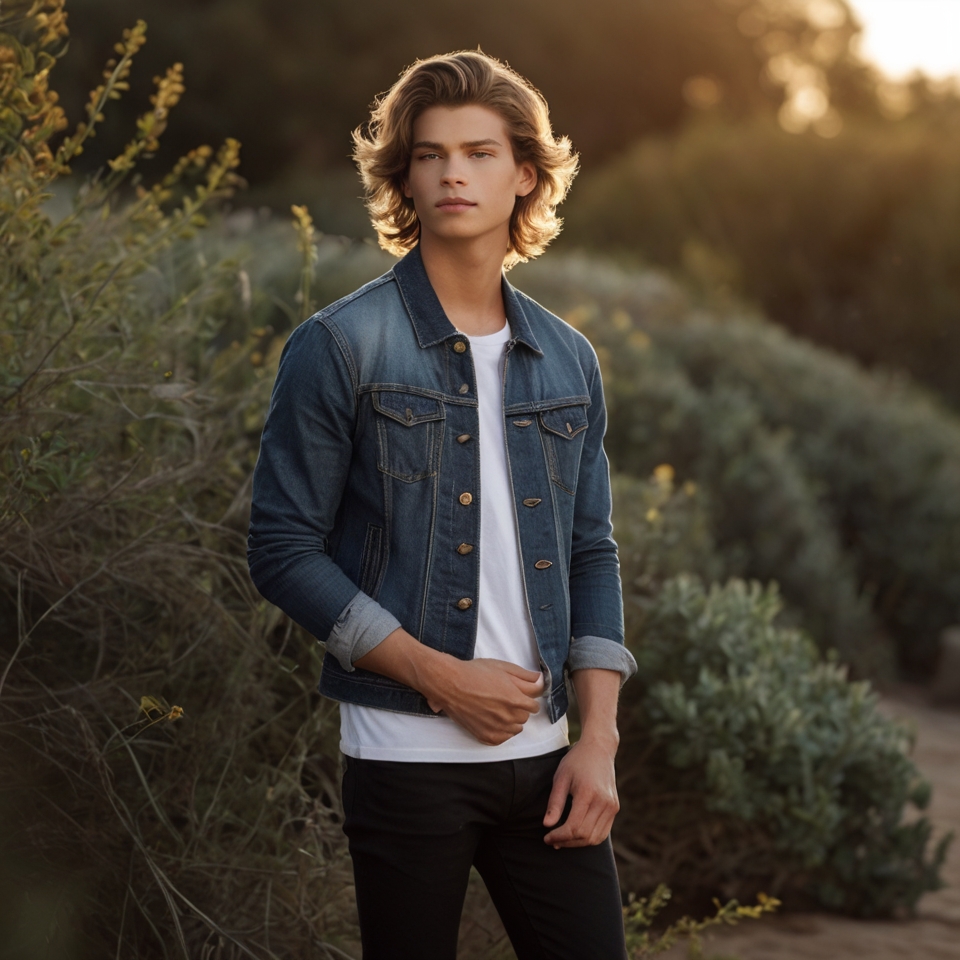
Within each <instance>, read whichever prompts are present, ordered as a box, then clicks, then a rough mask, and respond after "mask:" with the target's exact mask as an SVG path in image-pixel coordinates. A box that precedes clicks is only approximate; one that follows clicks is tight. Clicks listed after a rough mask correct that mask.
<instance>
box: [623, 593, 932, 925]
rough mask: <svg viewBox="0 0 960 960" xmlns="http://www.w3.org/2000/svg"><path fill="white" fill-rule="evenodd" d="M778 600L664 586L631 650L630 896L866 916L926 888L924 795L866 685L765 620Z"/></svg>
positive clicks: (900, 732)
mask: <svg viewBox="0 0 960 960" xmlns="http://www.w3.org/2000/svg"><path fill="white" fill-rule="evenodd" d="M779 610H780V601H779V598H778V596H777V592H776V590H775V588H773V587H768V588H765V589H764V588H761V586H760V585H759V584H758V583H756V582H754V583H751V584H749V585H747V584H746V583H744V582H743V581H741V580H731V581H729V582H728V583H727V584H726V585H725V586H722V587H721V586H719V585H714V586H713V587H711V588H710V589H709V590H708V589H706V588H705V587H704V586H703V584H702V583H701V581H700V580H699V579H698V578H696V577H692V576H688V575H681V576H679V577H676V578H674V579H672V580H669V581H668V582H667V583H666V584H665V585H664V587H663V589H662V590H661V591H660V592H659V594H658V595H657V597H656V599H655V602H654V603H653V604H652V605H649V607H648V611H647V616H646V617H645V619H644V622H643V625H642V630H641V631H640V633H639V635H633V636H631V637H630V638H629V642H630V644H631V647H632V649H633V652H634V655H635V656H636V658H637V663H638V665H639V671H638V675H637V676H638V679H637V681H636V682H635V683H633V684H631V685H628V686H627V687H625V688H624V695H623V700H622V704H623V717H624V730H625V733H624V738H623V741H622V747H621V756H622V760H621V763H620V779H621V785H620V786H621V790H620V793H621V804H622V809H621V813H620V817H619V819H618V821H617V828H616V833H615V836H616V839H617V847H618V851H619V852H620V854H621V857H622V859H623V860H624V862H625V876H624V878H623V882H624V884H625V886H627V887H628V888H644V887H645V886H647V887H649V886H652V883H653V881H654V878H655V877H656V878H661V879H663V880H664V881H665V882H667V883H670V884H675V885H677V886H680V887H682V888H683V889H684V890H685V891H687V892H688V893H689V892H690V891H691V890H695V889H702V890H705V891H712V890H716V889H720V890H722V891H723V892H724V895H725V896H735V895H738V894H742V893H743V892H744V891H745V890H749V891H751V892H752V891H753V890H756V889H767V890H770V891H771V892H773V893H774V894H775V895H777V896H782V895H787V896H790V895H793V897H794V900H795V901H796V896H797V895H803V896H804V897H805V898H809V899H812V900H813V901H814V902H816V903H818V904H820V905H821V906H825V907H828V908H830V909H836V910H843V911H845V912H850V913H857V914H860V915H864V916H870V915H883V916H885V915H889V914H891V913H892V912H893V911H894V910H895V909H897V908H903V907H906V908H909V909H912V908H913V906H914V905H915V904H916V902H917V900H918V898H919V897H920V896H921V895H922V894H923V893H924V892H925V891H927V890H933V889H936V888H937V887H938V886H939V880H938V871H939V868H940V866H941V864H942V862H943V859H944V857H945V853H946V848H947V843H948V840H946V839H945V840H943V841H941V842H940V843H939V844H938V845H937V847H936V849H935V850H934V851H933V852H932V854H931V853H928V851H927V846H928V841H929V838H930V831H931V827H930V824H929V822H928V821H927V819H926V818H925V817H919V818H916V819H914V820H912V822H910V823H906V822H904V821H903V815H904V810H905V808H906V807H907V806H908V805H913V806H915V807H917V808H920V809H922V808H924V807H925V806H926V803H927V801H928V799H929V792H930V791H929V786H928V785H927V784H926V783H924V782H923V781H922V780H920V778H919V776H918V774H917V771H916V768H915V767H914V765H913V764H912V762H911V761H910V760H909V758H908V755H907V751H908V748H909V736H908V734H907V733H906V731H905V730H904V729H903V728H902V727H900V726H899V725H898V724H896V723H895V722H893V721H891V720H888V719H886V718H885V717H883V716H882V714H880V713H879V711H878V710H877V709H876V697H875V695H874V694H873V693H872V692H871V691H870V689H869V686H868V685H867V683H865V682H859V683H850V682H849V681H848V680H847V678H846V674H845V670H844V669H843V668H842V667H840V666H838V665H837V664H836V663H835V662H832V661H830V660H824V659H822V658H821V657H820V656H819V655H818V653H817V651H816V648H815V646H814V645H813V644H812V642H811V641H810V640H809V639H807V638H806V637H805V636H804V635H803V634H802V633H800V632H798V631H796V630H793V629H788V628H783V627H780V626H778V625H777V624H776V623H775V618H776V616H777V614H778V612H779Z"/></svg>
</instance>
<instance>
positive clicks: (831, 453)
mask: <svg viewBox="0 0 960 960" xmlns="http://www.w3.org/2000/svg"><path fill="white" fill-rule="evenodd" d="M656 341H657V344H658V346H659V347H660V348H661V349H662V350H663V351H664V352H665V353H666V354H668V355H669V356H670V357H672V358H674V359H675V360H676V361H677V362H678V363H679V364H680V365H681V366H682V367H683V369H684V371H685V372H686V373H687V375H688V376H689V377H690V379H691V381H692V382H693V383H694V384H695V385H696V387H697V389H698V390H700V391H703V392H704V393H705V394H707V395H709V396H717V395H718V394H721V395H722V394H725V393H728V392H729V391H737V392H739V393H741V394H743V395H744V396H745V398H746V400H747V402H748V403H750V404H751V405H752V406H753V408H754V409H755V410H756V415H757V417H758V419H760V420H762V422H763V423H764V424H766V425H767V427H768V429H769V430H771V431H775V432H778V433H780V434H781V435H783V436H785V437H786V438H789V440H788V442H789V447H790V450H791V451H792V453H793V456H794V458H795V460H796V462H797V463H798V465H799V472H800V473H801V474H802V475H803V476H804V477H806V478H807V481H808V482H809V483H810V484H811V485H812V487H813V488H814V489H815V490H816V491H818V498H817V499H818V503H819V506H820V509H821V510H822V511H823V512H824V515H825V516H826V518H827V522H828V523H829V525H830V527H831V528H832V529H834V530H836V531H837V532H838V534H839V537H840V543H841V545H842V548H843V550H844V552H845V553H846V554H847V555H848V556H849V557H850V558H851V559H852V561H853V562H854V563H855V565H856V571H857V574H856V575H857V582H858V588H859V589H860V590H861V591H862V592H863V593H864V594H865V595H866V596H868V597H870V598H871V599H872V603H873V607H874V609H875V610H876V611H877V612H878V614H879V615H880V617H881V618H882V620H883V623H884V625H885V627H886V628H887V629H888V630H889V631H890V632H891V634H892V635H893V636H894V638H895V639H896V641H897V646H898V650H899V657H900V666H901V669H902V672H903V673H904V674H905V675H906V676H909V677H911V678H923V677H926V676H929V674H930V672H931V670H932V668H933V667H934V665H935V663H936V656H937V650H938V638H939V634H940V631H941V630H942V629H943V628H944V627H945V626H947V625H948V624H950V623H953V622H956V620H957V619H958V617H960V497H958V495H957V491H958V490H960V422H958V421H957V419H956V418H954V417H952V416H951V415H949V414H947V413H946V412H945V411H944V410H943V409H942V407H939V406H938V404H937V403H936V402H935V401H932V400H931V399H929V398H927V397H925V396H924V395H923V394H921V393H920V392H919V391H917V390H916V389H914V388H912V387H911V386H910V385H909V383H907V382H905V381H903V380H902V379H898V378H895V377H890V376H887V375H884V374H882V373H875V374H870V375H868V374H864V373H863V372H862V371H861V370H858V369H857V367H856V366H855V365H854V364H853V363H852V362H850V361H849V360H847V359H844V358H841V357H838V356H835V355H832V354H829V353H826V352H824V351H823V350H818V349H816V348H815V347H812V346H810V345H809V344H805V343H803V342H801V341H798V340H796V339H794V338H792V337H790V336H789V335H787V334H786V333H785V332H784V331H782V330H780V329H779V328H777V327H774V326H771V325H767V324H755V323H745V322H731V321H727V322H724V323H711V322H709V321H707V320H705V319H701V320H693V321H691V322H689V323H687V324H684V325H682V326H679V325H670V326H663V327H662V328H661V329H659V330H658V332H657V334H656Z"/></svg>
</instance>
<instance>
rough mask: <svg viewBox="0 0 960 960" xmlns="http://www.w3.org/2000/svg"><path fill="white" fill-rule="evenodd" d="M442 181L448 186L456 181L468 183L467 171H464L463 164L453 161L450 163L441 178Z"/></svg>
mask: <svg viewBox="0 0 960 960" xmlns="http://www.w3.org/2000/svg"><path fill="white" fill-rule="evenodd" d="M440 182H441V183H442V184H443V185H444V186H448V185H451V184H454V183H466V182H467V177H466V172H465V171H464V169H463V167H462V166H461V164H459V163H457V162H456V161H453V162H451V163H448V164H447V165H446V167H445V168H444V170H443V176H442V177H441V178H440Z"/></svg>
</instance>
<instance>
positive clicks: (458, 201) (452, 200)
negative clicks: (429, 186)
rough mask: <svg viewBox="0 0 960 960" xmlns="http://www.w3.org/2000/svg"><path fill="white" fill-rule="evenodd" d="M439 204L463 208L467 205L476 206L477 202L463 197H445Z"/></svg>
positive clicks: (440, 205)
mask: <svg viewBox="0 0 960 960" xmlns="http://www.w3.org/2000/svg"><path fill="white" fill-rule="evenodd" d="M437 206H438V207H455V208H458V209H463V208H465V207H475V206H476V204H475V203H474V202H473V201H472V200H464V199H463V197H445V198H444V199H443V200H440V201H439V202H438V203H437Z"/></svg>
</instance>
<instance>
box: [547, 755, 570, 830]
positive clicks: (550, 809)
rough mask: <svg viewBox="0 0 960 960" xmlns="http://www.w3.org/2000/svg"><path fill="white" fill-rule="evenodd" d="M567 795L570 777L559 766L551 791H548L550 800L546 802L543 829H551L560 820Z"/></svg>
mask: <svg viewBox="0 0 960 960" xmlns="http://www.w3.org/2000/svg"><path fill="white" fill-rule="evenodd" d="M569 793H570V777H569V775H568V774H567V773H566V772H565V770H564V769H563V767H562V766H561V767H560V768H559V769H558V770H557V772H556V773H555V774H554V777H553V789H552V790H551V791H550V799H549V800H547V812H546V813H545V814H544V815H543V825H544V826H545V827H552V826H553V825H554V824H555V823H556V822H557V821H558V820H559V819H560V815H561V814H562V813H563V808H564V807H565V806H566V805H567V796H568V795H569Z"/></svg>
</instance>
